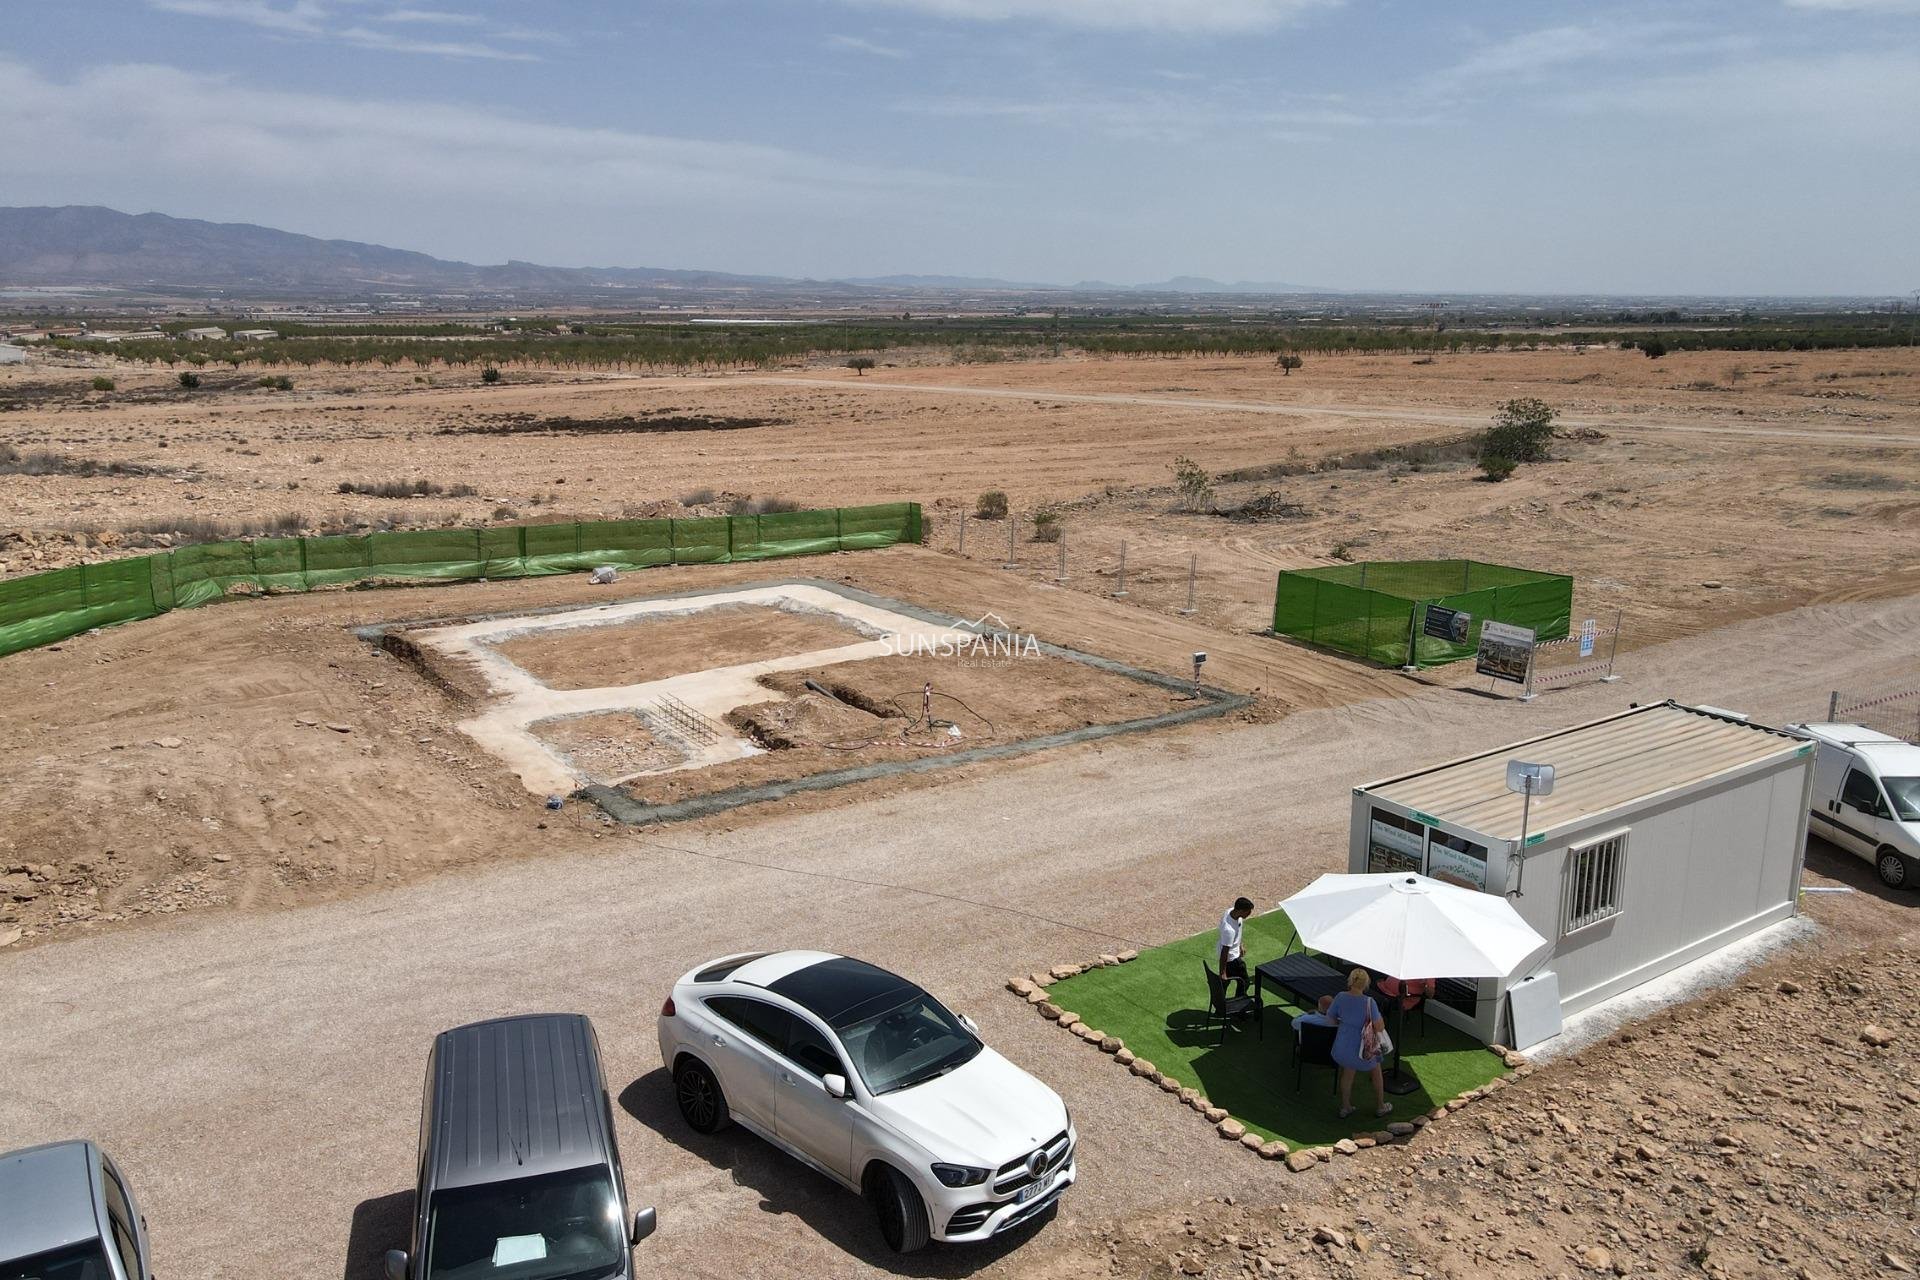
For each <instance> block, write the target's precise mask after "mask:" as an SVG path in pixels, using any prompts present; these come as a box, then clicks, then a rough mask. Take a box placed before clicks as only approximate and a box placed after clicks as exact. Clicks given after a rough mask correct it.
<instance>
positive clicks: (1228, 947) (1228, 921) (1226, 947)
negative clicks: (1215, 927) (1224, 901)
mask: <svg viewBox="0 0 1920 1280" xmlns="http://www.w3.org/2000/svg"><path fill="white" fill-rule="evenodd" d="M1244 924H1246V921H1244V920H1242V919H1240V918H1239V917H1238V916H1236V915H1234V914H1233V908H1232V907H1228V908H1227V912H1226V914H1225V915H1223V916H1221V917H1220V949H1221V950H1222V951H1224V952H1226V953H1227V959H1229V960H1238V959H1239V958H1240V929H1241V926H1242V925H1244Z"/></svg>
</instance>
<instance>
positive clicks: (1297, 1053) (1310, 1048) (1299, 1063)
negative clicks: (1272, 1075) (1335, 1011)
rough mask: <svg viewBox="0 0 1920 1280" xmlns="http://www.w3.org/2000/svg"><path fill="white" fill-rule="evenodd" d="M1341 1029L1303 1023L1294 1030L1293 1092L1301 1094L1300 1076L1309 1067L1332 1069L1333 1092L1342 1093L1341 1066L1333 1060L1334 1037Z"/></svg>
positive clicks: (1315, 1023)
mask: <svg viewBox="0 0 1920 1280" xmlns="http://www.w3.org/2000/svg"><path fill="white" fill-rule="evenodd" d="M1339 1034H1340V1028H1338V1027H1330V1026H1327V1025H1325V1024H1323V1023H1318V1022H1303V1023H1301V1024H1300V1025H1299V1026H1297V1027H1295V1028H1294V1029H1293V1091H1294V1092H1295V1093H1298V1092H1300V1076H1301V1073H1302V1072H1303V1071H1305V1070H1306V1068H1308V1067H1331V1068H1333V1071H1332V1072H1331V1074H1330V1075H1329V1076H1328V1079H1330V1080H1331V1081H1332V1082H1333V1091H1334V1092H1335V1093H1338V1092H1339V1091H1340V1069H1339V1068H1340V1064H1339V1063H1337V1062H1335V1061H1334V1060H1333V1041H1334V1037H1335V1036H1337V1035H1339Z"/></svg>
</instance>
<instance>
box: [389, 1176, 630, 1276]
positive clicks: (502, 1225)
mask: <svg viewBox="0 0 1920 1280" xmlns="http://www.w3.org/2000/svg"><path fill="white" fill-rule="evenodd" d="M620 1219H621V1210H620V1201H619V1199H618V1198H616V1197H615V1195H614V1193H613V1179H612V1178H611V1177H609V1176H608V1174H607V1171H606V1169H605V1168H604V1167H602V1166H599V1165H594V1166H592V1167H590V1168H586V1169H567V1170H564V1171H563V1172H560V1173H546V1174H539V1175H537V1176H535V1177H531V1178H520V1179H517V1180H515V1181H513V1182H496V1183H493V1184H491V1185H488V1186H481V1187H450V1188H448V1189H446V1190H444V1191H437V1192H435V1193H434V1196H433V1213H432V1216H431V1218H430V1219H429V1220H428V1223H427V1277H428V1280H599V1278H600V1277H604V1276H615V1275H618V1274H619V1273H620V1268H621V1267H622V1266H623V1265H624V1264H625V1262H626V1255H627V1232H626V1223H624V1222H622V1221H621V1220H620Z"/></svg>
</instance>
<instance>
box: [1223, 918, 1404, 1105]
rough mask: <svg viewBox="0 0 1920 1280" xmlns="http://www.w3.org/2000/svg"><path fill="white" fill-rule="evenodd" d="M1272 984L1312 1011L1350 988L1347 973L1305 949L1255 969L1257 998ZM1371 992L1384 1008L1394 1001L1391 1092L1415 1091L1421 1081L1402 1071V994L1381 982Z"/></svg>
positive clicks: (1387, 1079) (1389, 1073)
mask: <svg viewBox="0 0 1920 1280" xmlns="http://www.w3.org/2000/svg"><path fill="white" fill-rule="evenodd" d="M1269 985H1271V986H1273V987H1275V988H1278V989H1279V990H1281V991H1285V992H1286V993H1287V994H1289V995H1291V996H1292V997H1293V998H1294V999H1293V1003H1295V1004H1297V1005H1299V1006H1300V1007H1301V1008H1302V1009H1306V1010H1309V1011H1311V1010H1313V1009H1315V1008H1317V1007H1318V1006H1319V1004H1320V997H1321V996H1337V995H1339V994H1340V993H1341V992H1343V991H1345V990H1346V989H1347V973H1346V971H1344V970H1341V969H1336V968H1334V967H1333V966H1332V965H1330V964H1328V963H1327V962H1326V961H1324V960H1321V959H1319V958H1318V957H1315V956H1310V955H1308V954H1307V953H1306V952H1304V951H1295V952H1292V953H1290V954H1288V955H1284V956H1281V957H1280V958H1279V959H1277V960H1269V961H1267V962H1266V963H1265V964H1262V965H1259V966H1257V967H1256V968H1255V969H1254V971H1253V996H1254V999H1256V1000H1258V999H1260V998H1261V997H1262V995H1263V993H1264V992H1265V990H1266V988H1267V987H1268V986H1269ZM1367 994H1368V995H1369V996H1371V997H1373V1002H1374V1004H1375V1005H1377V1006H1379V1007H1380V1008H1381V1009H1385V1008H1386V1007H1387V1004H1388V1002H1389V1001H1391V1002H1392V1004H1393V1066H1392V1068H1391V1070H1389V1071H1388V1072H1387V1073H1386V1081H1385V1083H1386V1086H1387V1092H1388V1093H1392V1094H1405V1093H1412V1092H1413V1091H1414V1090H1416V1089H1418V1088H1419V1087H1420V1083H1419V1081H1417V1080H1415V1079H1414V1078H1413V1077H1412V1076H1410V1075H1408V1074H1406V1073H1405V1072H1403V1071H1401V1070H1400V1036H1401V1032H1402V1030H1403V1028H1404V1026H1405V1022H1406V1013H1407V1011H1406V1010H1405V1009H1404V1008H1402V1007H1401V1005H1400V1001H1399V999H1398V997H1395V996H1389V995H1387V994H1385V993H1384V992H1382V991H1381V990H1380V986H1379V984H1378V983H1374V984H1372V985H1371V986H1369V987H1368V988H1367Z"/></svg>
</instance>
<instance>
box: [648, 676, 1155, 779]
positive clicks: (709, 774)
mask: <svg viewBox="0 0 1920 1280" xmlns="http://www.w3.org/2000/svg"><path fill="white" fill-rule="evenodd" d="M808 681H811V682H813V683H814V684H816V685H819V686H821V687H822V688H824V689H826V690H827V691H828V692H829V693H830V694H832V695H833V699H837V700H838V703H836V702H835V701H834V700H833V699H827V698H822V697H821V696H820V695H819V694H817V693H809V692H807V682H808ZM761 683H763V684H765V685H767V686H768V687H769V688H770V689H774V690H778V691H779V692H782V693H785V694H787V695H788V696H789V698H790V699H792V700H791V701H787V700H783V701H776V702H763V703H754V704H752V705H749V706H746V707H742V708H740V710H739V711H737V712H735V713H734V715H733V717H732V719H733V720H734V723H735V724H736V726H738V727H740V728H741V729H743V730H744V731H746V732H747V733H749V734H751V735H752V736H754V737H755V738H756V739H758V740H760V741H761V742H762V743H763V744H764V745H768V746H770V747H772V749H771V750H767V751H764V752H762V753H761V754H759V755H755V756H750V757H748V758H747V759H745V760H733V761H728V762H726V763H724V764H715V765H709V766H707V767H705V768H701V769H682V770H678V771H676V772H673V773H664V774H659V775H655V776H650V777H644V778H635V779H633V780H632V781H630V782H628V783H626V784H625V785H624V786H622V788H621V790H623V791H625V792H626V793H627V794H628V795H630V796H632V797H633V798H634V799H635V800H638V801H640V802H641V803H643V804H670V803H672V802H673V801H676V800H685V799H687V798H689V797H691V796H701V795H708V794H710V793H712V792H715V791H725V790H730V789H732V788H734V787H747V786H759V785H762V784H764V783H769V782H785V781H788V780H790V779H793V778H803V777H807V776H810V775H812V774H816V773H825V772H828V771H829V770H835V769H851V768H855V767H857V766H860V765H865V764H877V763H881V762H883V761H891V760H912V759H919V758H923V757H927V756H939V755H947V754H951V753H954V752H959V751H966V750H968V749H970V748H973V747H981V746H989V745H996V744H1001V743H1012V742H1024V741H1025V740H1027V739H1028V738H1039V737H1044V736H1046V735H1048V734H1054V733H1063V732H1065V731H1067V730H1070V729H1081V728H1085V727H1086V726H1088V725H1095V724H1114V723H1117V722H1120V721H1123V720H1144V719H1146V718H1148V717H1149V716H1158V715H1165V714H1166V713H1167V712H1169V711H1176V710H1179V709H1180V708H1182V707H1184V706H1189V705H1191V704H1190V703H1188V702H1183V701H1182V700H1181V695H1180V694H1177V693H1170V692H1168V691H1167V690H1165V689H1162V688H1160V687H1158V686H1156V685H1150V684H1147V683H1144V682H1143V681H1139V680H1134V679H1131V678H1130V677H1127V676H1121V675H1115V674H1113V673H1112V672H1109V671H1103V670H1101V669H1100V668H1098V667H1093V666H1088V665H1087V664H1085V663H1081V662H1075V661H1073V660H1071V659H1068V658H1055V657H1050V656H1045V655H1041V654H1038V653H1035V654H1033V655H1031V656H1027V657H1012V656H1007V657H998V658H994V657H976V658H956V657H942V656H939V655H928V656H921V655H907V654H900V655H897V656H894V657H889V658H867V659H864V660H862V661H859V662H841V663H835V664H832V665H830V666H823V667H815V668H812V669H811V670H805V671H788V672H781V673H779V674H778V675H774V676H769V677H765V678H763V679H762V681H761ZM928 685H931V686H932V687H933V698H932V703H933V718H934V719H935V721H936V722H938V723H936V724H935V725H934V726H931V727H929V726H927V725H925V724H923V723H921V707H920V703H921V692H922V690H923V688H925V687H926V686H928ZM840 704H845V705H840ZM947 725H952V726H954V727H955V728H957V729H958V730H959V732H958V733H953V732H949V731H948V730H947V728H946V727H945V726H947ZM776 743H784V744H786V745H774V744H776Z"/></svg>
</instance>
